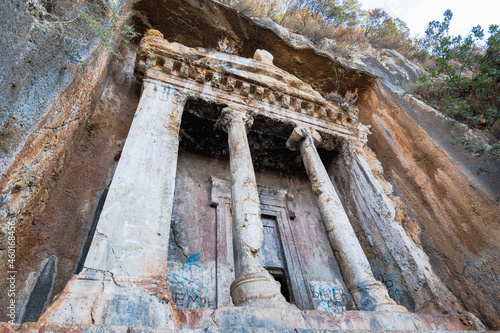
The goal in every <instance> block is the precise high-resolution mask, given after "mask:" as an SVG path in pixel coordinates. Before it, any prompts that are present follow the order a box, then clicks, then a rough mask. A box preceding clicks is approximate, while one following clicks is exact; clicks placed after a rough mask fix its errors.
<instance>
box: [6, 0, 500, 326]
mask: <svg viewBox="0 0 500 333" xmlns="http://www.w3.org/2000/svg"><path fill="white" fill-rule="evenodd" d="M130 5H132V2H130ZM0 6H2V8H1V10H0V13H1V14H0V18H1V20H0V22H2V23H1V26H2V31H3V36H5V38H6V39H7V40H8V41H9V43H5V44H6V45H7V47H6V48H2V50H0V52H1V53H0V54H1V55H2V57H0V59H2V60H1V61H2V68H4V69H5V70H4V71H3V72H2V74H0V75H2V77H1V80H0V84H1V88H2V89H0V91H2V93H1V94H2V98H1V101H2V102H1V103H2V104H0V110H1V111H2V112H1V114H0V116H1V117H0V120H1V121H2V122H1V124H4V123H5V121H6V120H7V119H8V118H9V116H10V114H11V113H12V112H16V113H17V116H18V117H19V119H20V120H21V121H22V122H23V124H24V129H25V135H26V136H27V138H26V140H25V139H22V140H21V141H20V142H26V143H25V144H23V145H21V146H20V148H19V149H18V150H17V151H16V154H15V159H14V158H13V156H14V155H9V156H10V157H7V158H4V159H3V160H2V163H3V164H2V167H1V170H2V172H3V175H2V178H1V180H0V189H1V193H2V196H1V207H0V214H1V215H0V216H1V218H2V220H3V221H6V222H9V221H15V224H16V228H17V230H16V238H17V239H16V242H17V243H16V244H17V252H16V267H17V268H18V273H17V276H16V279H17V280H16V288H17V298H16V300H17V301H18V308H17V311H18V318H19V315H20V314H22V311H25V310H24V309H26V305H27V301H28V300H29V296H28V295H29V294H30V292H31V291H32V290H33V289H36V288H35V287H36V285H37V281H39V279H38V276H40V275H43V274H42V273H43V272H49V273H50V274H49V273H47V274H48V275H49V276H50V275H52V276H54V279H53V282H50V283H46V285H48V287H46V288H47V289H48V292H47V294H46V295H45V296H44V297H45V301H47V300H50V299H51V298H52V297H53V296H54V295H55V294H57V293H58V292H60V291H61V290H62V288H63V287H64V285H65V284H66V282H67V280H68V279H69V278H70V277H71V275H72V274H73V273H74V271H75V269H76V268H77V266H78V262H79V260H80V258H81V255H82V251H84V246H85V239H86V237H87V234H88V231H89V229H90V228H91V225H92V219H93V214H94V212H95V210H96V207H97V206H98V202H99V198H100V197H101V196H102V195H103V191H104V189H105V188H106V186H107V184H108V183H109V180H110V179H111V178H112V174H113V170H114V166H115V164H116V161H117V160H118V159H119V157H120V150H121V147H122V144H123V141H124V139H125V138H126V135H127V131H128V127H129V125H130V122H131V120H132V117H133V114H134V111H135V107H136V105H137V103H138V98H139V89H140V87H139V86H138V85H137V84H136V83H135V79H134V78H133V75H132V71H133V61H134V57H135V56H134V54H130V55H128V56H127V57H126V59H125V60H119V59H115V60H114V62H113V64H112V66H111V69H110V70H109V69H108V63H109V55H107V54H105V53H104V52H103V51H102V50H100V49H98V48H96V49H95V51H94V52H93V53H92V55H91V58H92V61H91V62H90V63H89V65H88V66H87V67H86V70H85V72H84V73H83V74H81V75H80V74H79V75H76V73H70V72H69V67H65V63H66V61H65V60H64V59H65V55H64V53H63V51H62V48H61V47H56V46H58V44H57V43H56V44H54V43H51V41H52V40H53V38H54V32H51V31H50V30H49V29H48V28H47V27H46V26H43V25H41V24H40V22H37V20H36V18H34V17H33V15H32V14H31V13H30V11H29V8H28V4H27V3H25V2H23V1H20V0H16V1H11V2H8V3H2V4H1V5H0ZM134 9H135V10H136V11H137V15H136V16H135V20H136V25H137V28H138V30H139V31H140V32H143V31H144V30H145V29H146V28H151V27H153V28H156V29H159V30H161V31H162V33H164V34H165V37H166V38H167V39H169V40H172V41H177V42H180V43H184V44H186V45H188V46H192V47H193V46H194V47H196V46H203V47H206V48H210V47H213V48H215V47H216V46H217V42H218V41H219V40H220V39H222V38H223V37H228V38H230V40H231V41H233V42H234V43H235V45H237V47H238V49H239V51H238V52H239V54H240V55H242V56H246V57H251V56H252V55H253V52H254V51H255V50H256V49H257V48H262V49H267V50H268V51H270V52H271V53H273V54H274V55H275V64H276V65H277V66H278V67H280V68H282V69H284V70H286V71H288V72H290V73H292V74H295V75H296V76H298V77H299V78H300V79H302V80H303V81H305V82H308V83H310V84H312V85H313V87H314V88H316V89H317V90H319V91H320V92H323V93H325V92H329V91H331V90H334V89H335V88H336V87H335V85H334V83H332V81H331V80H329V79H330V78H331V77H332V76H333V74H334V71H335V68H338V67H339V66H351V67H352V68H351V69H350V70H349V73H350V74H349V77H348V78H347V80H348V81H349V84H348V85H346V86H345V87H344V88H343V89H344V90H351V91H352V90H354V89H355V88H358V91H359V92H360V98H359V101H358V104H359V109H360V120H361V122H362V123H364V124H369V125H371V126H372V135H371V136H370V141H369V147H370V148H372V149H373V151H374V152H375V154H376V157H377V158H378V159H379V160H380V161H381V163H382V166H383V176H384V177H385V178H386V179H387V180H389V182H390V183H391V184H392V185H393V186H394V192H395V194H396V195H398V196H399V197H400V198H401V201H402V202H403V203H404V204H406V206H407V207H408V208H407V209H408V210H407V213H406V212H405V208H404V205H400V206H399V210H398V209H396V208H395V209H396V210H395V213H394V214H396V215H398V214H400V215H401V216H399V217H398V216H391V217H390V218H389V220H391V221H392V222H393V221H396V223H397V222H398V221H399V223H401V224H402V229H403V231H404V232H405V233H406V235H407V237H408V239H406V240H404V242H403V243H404V244H406V245H405V246H409V247H417V248H416V249H415V251H416V252H417V253H419V254H418V256H425V255H427V256H428V257H429V259H430V261H431V263H432V269H433V271H434V272H435V273H436V275H437V276H438V277H439V279H441V280H442V281H443V282H444V284H445V285H446V286H447V287H448V288H449V290H450V291H451V292H452V293H453V294H454V296H456V297H457V298H458V300H459V301H460V302H461V303H462V304H464V305H465V307H466V309H468V310H469V311H471V312H473V313H475V314H477V315H478V316H479V317H480V319H481V320H483V321H484V322H485V323H486V324H488V325H489V327H491V328H494V329H499V328H500V322H499V320H498V318H499V311H500V310H499V309H500V304H499V303H498V299H499V297H500V296H499V292H500V289H499V285H498V280H497V279H496V276H497V275H498V274H499V272H498V267H500V264H499V261H500V259H499V258H500V253H499V250H498V249H499V248H500V243H499V241H498V240H499V239H500V237H499V236H500V235H499V234H500V230H499V227H498V225H499V224H498V216H500V210H499V206H498V202H497V201H496V198H497V197H498V196H499V195H500V193H499V192H498V191H499V189H500V184H499V177H498V163H497V162H496V161H493V162H489V161H486V162H484V161H478V160H474V159H470V158H469V156H468V155H467V154H466V152H465V151H463V149H461V148H460V147H458V146H453V145H452V144H451V143H450V139H451V136H450V132H449V130H451V129H455V128H456V129H457V131H458V130H463V129H461V127H460V126H458V125H456V123H455V122H453V121H449V120H445V119H443V118H442V117H439V116H438V115H437V113H435V112H434V111H432V110H430V109H428V108H427V107H426V106H422V105H421V104H420V103H419V102H418V101H415V100H413V99H412V97H411V96H407V95H406V96H405V95H404V91H403V90H402V89H400V87H401V86H404V85H407V84H409V83H411V82H412V81H413V80H415V78H416V77H417V76H418V74H419V73H420V72H419V70H418V69H416V68H415V67H414V66H412V65H409V64H408V63H407V62H405V61H404V59H401V57H400V56H399V55H397V54H394V53H393V52H391V51H387V52H385V53H384V52H383V53H380V54H375V55H374V54H373V53H372V54H369V53H364V54H363V53H356V54H352V56H351V57H350V58H349V59H340V58H338V57H337V56H336V55H335V54H329V53H328V52H327V51H324V50H320V49H315V48H314V47H313V46H312V45H311V44H310V42H308V41H307V40H306V39H305V38H303V37H300V36H297V35H293V34H290V33H289V32H288V31H286V30H285V29H283V28H281V27H279V26H277V25H275V24H273V23H272V22H269V21H252V20H250V19H249V18H247V17H244V16H241V15H238V14H237V13H236V12H235V11H233V10H231V9H229V8H227V7H224V6H222V5H219V4H217V3H213V2H205V1H199V2H198V1H190V2H186V1H178V0H167V1H155V0H142V1H137V2H135V3H134ZM14 55H15V57H14ZM12 59H14V60H12ZM358 74H360V75H358ZM377 79H378V83H377V82H376V81H377ZM341 92H344V91H341ZM56 97H57V98H56ZM17 116H16V117H17ZM443 128H444V130H443ZM356 163H357V162H356ZM356 163H353V164H350V165H351V167H346V168H345V169H340V170H341V173H340V174H339V175H338V176H336V177H338V178H337V180H338V182H339V183H340V184H343V185H344V186H346V187H345V188H349V187H350V186H359V184H360V183H359V182H358V183H356V182H357V181H356V180H355V178H351V172H354V171H355V166H356ZM480 163H491V165H488V168H489V170H490V173H489V174H485V175H477V174H476V170H477V168H478V167H479V166H480V165H481V164H480ZM344 165H349V164H348V163H347V162H345V163H344ZM332 174H334V173H332ZM354 174H356V173H354ZM381 174H382V171H381ZM357 175H358V176H361V175H362V172H360V173H357ZM387 191H388V190H387ZM382 192H384V191H382ZM389 192H390V191H389ZM344 193H345V195H346V196H347V195H349V194H350V193H349V192H348V191H346V192H344ZM386 195H387V196H389V194H388V193H386ZM391 200H392V199H391ZM344 204H345V206H346V207H349V208H350V209H351V210H352V214H353V215H352V216H351V217H352V218H353V221H358V224H357V226H356V228H357V229H358V231H360V230H362V229H363V228H368V227H369V226H368V222H366V221H367V220H363V219H361V218H360V216H361V215H360V214H359V212H360V211H361V209H360V207H361V206H362V205H363V198H360V197H359V196H358V197H356V198H353V199H352V201H351V202H347V201H346V202H344ZM392 205H395V206H398V205H397V203H393V204H392ZM365 211H371V212H372V213H373V214H374V216H375V217H376V215H377V214H375V213H376V211H375V210H370V209H368V210H365ZM372 217H373V216H372ZM382 220H383V219H382ZM392 222H391V223H392ZM2 226H6V225H2ZM398 228H399V227H395V229H398ZM398 230H399V231H398V232H397V233H396V234H399V237H400V240H398V241H395V242H400V241H401V239H403V238H405V237H406V236H404V235H403V234H402V233H401V229H398ZM370 233H372V234H374V235H375V234H377V233H375V232H373V231H372V232H370V231H369V232H368V233H367V234H370ZM382 233H383V232H382ZM393 235H394V234H393ZM386 236H388V237H389V236H391V233H387V235H386ZM374 237H375V236H374ZM377 237H378V236H377ZM361 238H362V240H363V243H364V245H365V250H366V251H367V254H368V255H369V256H371V257H370V259H371V263H372V268H373V269H374V271H375V273H376V275H377V272H376V271H377V270H378V271H381V273H380V274H378V275H382V278H381V279H382V280H384V279H385V281H383V282H385V283H386V285H387V283H390V282H389V279H387V276H384V274H386V272H384V270H386V268H387V266H388V265H390V263H391V262H392V261H391V260H393V259H394V260H401V257H398V256H394V253H393V252H391V250H392V249H394V247H387V248H385V250H384V252H383V253H382V252H381V253H375V252H370V242H371V241H370V240H369V238H368V237H365V238H364V239H363V237H361ZM388 239H389V238H388ZM386 240H387V239H386ZM373 241H375V242H376V241H377V240H376V239H375V240H373ZM403 243H398V244H403ZM412 244H413V245H412ZM420 246H421V249H422V250H423V252H425V253H422V252H421V250H420V249H419V247H420ZM7 248H8V234H7V232H6V230H5V228H4V229H3V233H2V240H1V245H0V250H1V252H0V265H2V266H0V267H1V268H2V269H1V270H0V271H1V272H2V273H1V274H0V275H1V276H0V279H1V280H0V281H1V283H3V284H2V285H0V286H1V287H2V288H1V290H2V294H0V296H1V299H2V302H3V303H2V306H5V305H6V304H7V303H6V302H7V301H8V297H7V293H6V291H7V290H8V289H7V288H5V286H7V283H6V282H5V281H6V276H5V273H6V272H7V271H8V270H7V269H6V267H5V265H6V263H7V261H6V255H7ZM396 252H397V247H396ZM50 258H56V259H57V260H56V259H50ZM384 258H388V259H387V260H386V259H384ZM391 258H392V259H391ZM396 258H399V259H396ZM403 259H404V258H403ZM377 260H378V261H379V262H378V263H377ZM405 260H409V262H410V266H411V265H414V263H417V262H418V260H416V259H415V258H413V259H412V258H407V259H405ZM412 260H413V261H412ZM412 262H413V263H412ZM51 267H54V268H51ZM395 273H396V274H395V275H393V276H398V278H397V279H396V280H397V281H396V280H395V281H393V282H394V283H395V284H394V285H398V284H399V286H400V287H401V288H394V290H393V292H394V294H393V295H396V289H398V290H400V292H401V294H402V295H404V296H402V297H406V300H405V302H406V303H407V305H408V307H410V308H412V307H414V308H415V309H416V310H419V309H420V310H422V311H426V310H425V308H421V307H419V306H422V305H424V304H425V303H426V302H427V301H429V298H430V297H432V295H433V291H432V290H431V291H429V290H430V289H432V288H430V289H429V288H424V290H423V291H421V292H420V294H418V295H416V296H415V295H414V294H413V293H414V292H416V291H415V290H411V288H413V287H417V286H418V281H416V280H415V281H409V280H405V281H404V284H403V282H401V281H402V279H404V276H405V275H404V274H401V275H399V274H397V273H398V272H395ZM405 286H406V287H405ZM409 286H411V287H409ZM450 298H453V297H450ZM0 320H4V321H5V320H8V318H2V317H0Z"/></svg>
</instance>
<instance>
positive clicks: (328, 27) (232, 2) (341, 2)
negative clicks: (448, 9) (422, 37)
mask: <svg viewBox="0 0 500 333" xmlns="http://www.w3.org/2000/svg"><path fill="white" fill-rule="evenodd" d="M221 2H222V3H225V4H227V5H229V6H232V7H233V8H235V9H236V10H238V11H240V12H242V13H243V14H245V15H248V16H251V17H254V16H257V17H268V18H271V19H272V20H274V21H275V22H277V23H278V24H280V25H283V26H285V27H286V28H288V29H289V30H290V31H292V32H294V33H297V34H301V35H304V36H306V37H307V38H309V39H310V40H311V41H312V42H313V43H318V42H320V41H321V40H322V39H323V38H330V39H334V40H335V41H336V42H337V44H339V45H338V46H339V49H340V50H342V49H345V48H346V47H349V46H353V45H357V46H365V45H368V44H371V45H372V46H373V47H375V48H379V49H380V48H392V49H395V50H397V51H400V52H402V53H404V54H409V53H410V51H412V52H414V53H415V52H416V51H417V48H416V47H415V45H416V44H415V42H414V41H412V40H411V39H409V29H408V27H407V26H406V24H405V23H404V22H403V21H401V20H399V19H397V18H392V17H391V16H390V15H389V14H388V13H387V12H385V11H384V10H382V9H380V8H379V9H374V10H371V11H364V10H362V9H361V3H360V2H359V1H358V0H221Z"/></svg>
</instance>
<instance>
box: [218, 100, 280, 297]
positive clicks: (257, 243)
mask: <svg viewBox="0 0 500 333" xmlns="http://www.w3.org/2000/svg"><path fill="white" fill-rule="evenodd" d="M223 122H224V125H225V127H226V130H227V133H228V144H229V159H230V169H231V211H232V221H233V248H234V261H235V262H234V266H235V281H234V282H233V283H232V285H231V297H232V299H233V303H234V304H235V305H247V306H284V305H286V304H287V303H286V302H285V301H284V298H283V296H282V295H281V294H280V290H279V286H278V284H277V283H276V281H275V280H274V278H273V277H271V275H270V274H269V273H268V272H267V271H266V270H265V269H264V268H263V267H262V265H261V263H260V262H259V260H258V259H257V253H258V252H259V251H260V248H261V247H262V243H263V240H264V229H263V225H262V221H261V219H260V202H259V194H258V191H257V183H256V181H255V172H254V169H253V164H252V158H251V155H250V147H249V145H248V139H247V135H246V127H247V124H249V122H251V117H249V116H248V115H246V114H245V113H242V112H233V111H230V110H229V109H224V110H223Z"/></svg>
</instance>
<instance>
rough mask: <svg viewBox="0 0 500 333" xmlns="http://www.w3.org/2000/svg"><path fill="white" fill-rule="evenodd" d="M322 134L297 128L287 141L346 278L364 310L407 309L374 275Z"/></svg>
mask: <svg viewBox="0 0 500 333" xmlns="http://www.w3.org/2000/svg"><path fill="white" fill-rule="evenodd" d="M320 140H321V137H320V136H319V134H318V133H317V132H315V131H313V132H312V131H311V130H309V129H305V128H296V129H295V130H294V131H293V133H292V135H291V136H290V139H289V140H288V142H287V146H289V148H298V149H300V153H301V156H302V160H303V162H304V166H305V169H306V172H307V174H308V176H309V179H310V181H311V185H312V189H313V191H314V193H315V194H316V196H317V198H318V206H319V210H320V213H321V216H322V219H323V222H324V224H325V227H326V231H327V233H328V238H329V239H330V243H331V245H332V248H333V250H334V251H335V255H336V257H337V260H338V261H339V265H340V268H341V271H342V276H343V277H344V282H345V283H346V286H347V288H348V289H349V291H350V292H351V294H352V296H353V298H354V300H355V302H356V304H357V306H358V308H359V309H360V310H368V311H370V310H384V309H385V310H390V311H406V309H405V308H404V307H401V306H398V305H397V304H396V303H395V302H394V301H393V300H392V299H391V298H390V297H389V295H388V293H387V290H386V288H385V287H384V286H383V285H382V284H381V283H380V282H379V281H377V280H376V279H375V277H374V276H373V273H372V270H371V267H370V263H369V262H368V259H367V258H366V256H365V254H364V252H363V249H362V247H361V244H360V243H359V240H358V239H357V237H356V234H355V232H354V229H353V228H352V225H351V223H350V221H349V218H348V217H347V214H346V212H345V210H344V208H343V206H342V202H341V201H340V198H339V196H338V194H337V191H336V190H335V188H334V186H333V184H332V181H331V179H330V177H329V175H328V173H327V171H326V169H325V166H324V165H323V162H322V161H321V158H320V157H319V154H318V152H317V150H316V146H315V144H316V143H317V142H319V141H320Z"/></svg>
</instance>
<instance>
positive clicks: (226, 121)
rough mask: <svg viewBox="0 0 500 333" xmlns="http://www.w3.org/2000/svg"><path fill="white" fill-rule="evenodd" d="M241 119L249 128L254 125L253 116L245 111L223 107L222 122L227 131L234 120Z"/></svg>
mask: <svg viewBox="0 0 500 333" xmlns="http://www.w3.org/2000/svg"><path fill="white" fill-rule="evenodd" d="M234 121H240V122H242V123H243V124H244V125H245V128H246V129H247V130H248V129H249V128H250V127H252V125H253V117H252V116H251V115H249V114H248V113H247V112H244V111H236V110H233V109H231V108H224V109H222V113H221V116H220V124H221V125H222V128H223V129H224V130H225V131H226V132H227V131H228V127H229V126H230V125H231V124H232V123H233V122H234Z"/></svg>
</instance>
